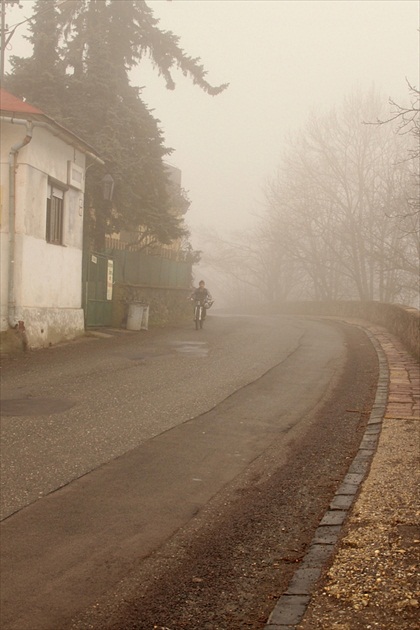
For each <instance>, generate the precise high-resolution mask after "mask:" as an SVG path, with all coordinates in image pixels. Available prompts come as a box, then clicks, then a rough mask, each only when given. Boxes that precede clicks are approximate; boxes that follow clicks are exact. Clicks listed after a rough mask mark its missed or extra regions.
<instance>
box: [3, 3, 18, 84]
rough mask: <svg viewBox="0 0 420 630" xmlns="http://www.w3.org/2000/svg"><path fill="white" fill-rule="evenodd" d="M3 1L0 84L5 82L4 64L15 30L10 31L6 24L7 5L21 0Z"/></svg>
mask: <svg viewBox="0 0 420 630" xmlns="http://www.w3.org/2000/svg"><path fill="white" fill-rule="evenodd" d="M0 1H1V7H0V11H1V17H0V48H1V60H0V84H1V83H3V79H4V66H5V61H6V47H7V45H8V43H9V42H10V40H11V39H12V36H13V34H14V30H13V31H11V32H10V33H9V32H8V26H7V24H6V7H7V5H9V6H13V5H15V4H19V0H0Z"/></svg>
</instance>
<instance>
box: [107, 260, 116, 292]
mask: <svg viewBox="0 0 420 630" xmlns="http://www.w3.org/2000/svg"><path fill="white" fill-rule="evenodd" d="M113 282H114V261H113V260H108V273H107V281H106V299H107V300H112V285H113Z"/></svg>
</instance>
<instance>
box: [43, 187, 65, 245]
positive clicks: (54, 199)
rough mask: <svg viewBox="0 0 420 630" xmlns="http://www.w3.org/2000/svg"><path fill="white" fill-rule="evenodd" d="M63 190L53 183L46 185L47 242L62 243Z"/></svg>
mask: <svg viewBox="0 0 420 630" xmlns="http://www.w3.org/2000/svg"><path fill="white" fill-rule="evenodd" d="M63 218H64V190H63V189H62V188H59V187H58V186H56V185H55V184H49V185H48V197H47V228H46V240H47V243H52V244H53V245H62V244H63Z"/></svg>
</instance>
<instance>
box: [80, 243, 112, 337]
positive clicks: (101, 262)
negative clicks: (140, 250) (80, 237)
mask: <svg viewBox="0 0 420 630" xmlns="http://www.w3.org/2000/svg"><path fill="white" fill-rule="evenodd" d="M84 271H85V281H84V287H85V291H84V309H85V326H86V327H87V328H89V327H96V326H111V325H112V285H113V279H114V261H113V259H112V258H110V257H109V256H107V255H105V254H98V253H96V252H89V253H88V254H87V255H86V261H85V268H84Z"/></svg>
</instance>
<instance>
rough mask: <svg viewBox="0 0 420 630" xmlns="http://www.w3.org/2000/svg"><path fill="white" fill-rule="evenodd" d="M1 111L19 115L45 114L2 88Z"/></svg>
mask: <svg viewBox="0 0 420 630" xmlns="http://www.w3.org/2000/svg"><path fill="white" fill-rule="evenodd" d="M0 111H7V112H15V113H19V114H44V112H43V111H41V110H40V109H38V108H37V107H34V106H33V105H30V104H29V103H26V102H25V101H22V100H21V99H20V98H18V97H17V96H13V94H10V92H7V90H4V89H3V88H0Z"/></svg>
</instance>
